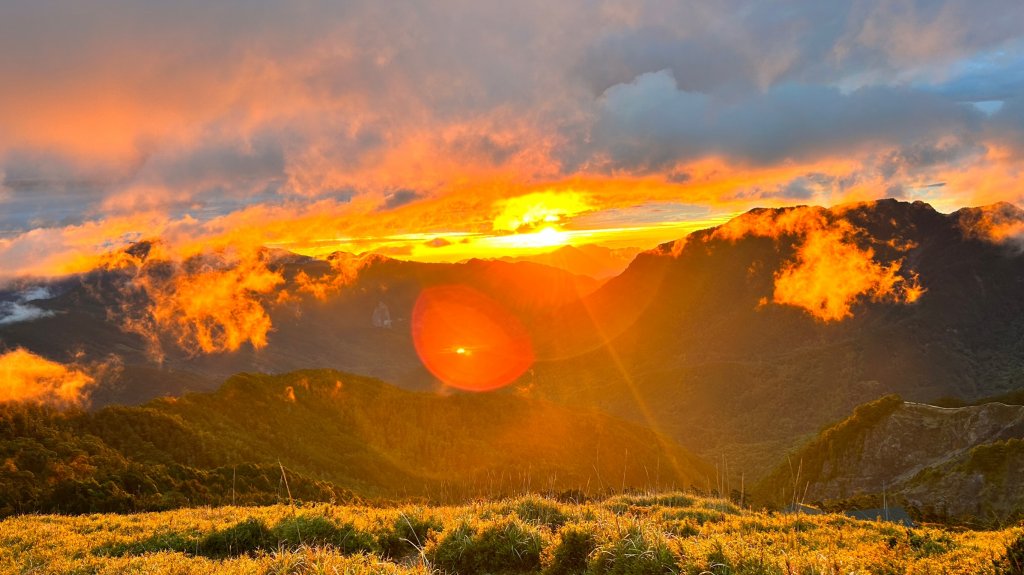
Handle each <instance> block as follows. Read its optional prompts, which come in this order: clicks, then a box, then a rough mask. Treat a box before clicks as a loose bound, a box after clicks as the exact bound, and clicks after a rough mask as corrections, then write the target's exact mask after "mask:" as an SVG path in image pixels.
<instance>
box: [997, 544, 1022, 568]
mask: <svg viewBox="0 0 1024 575" xmlns="http://www.w3.org/2000/svg"><path fill="white" fill-rule="evenodd" d="M996 572H997V573H999V575H1024V534H1020V535H1018V536H1017V538H1016V539H1014V540H1013V541H1012V542H1010V544H1009V545H1007V546H1006V553H1005V554H1004V555H1003V556H1002V558H1001V559H1000V560H999V561H998V562H997V563H996Z"/></svg>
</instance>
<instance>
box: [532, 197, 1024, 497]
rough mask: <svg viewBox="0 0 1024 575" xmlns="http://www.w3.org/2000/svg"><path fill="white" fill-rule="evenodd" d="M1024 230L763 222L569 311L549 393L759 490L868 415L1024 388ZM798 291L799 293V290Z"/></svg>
mask: <svg viewBox="0 0 1024 575" xmlns="http://www.w3.org/2000/svg"><path fill="white" fill-rule="evenodd" d="M1021 222H1024V212H1022V211H1021V210H1019V209H1017V208H1014V207H1012V206H1009V205H1007V204H1001V205H996V206H990V207H987V208H974V209H964V210H960V211H958V212H955V213H952V214H942V213H939V212H937V211H935V210H934V209H933V208H932V207H931V206H929V205H927V204H924V203H921V202H914V203H907V202H899V201H895V200H883V201H878V202H869V203H862V204H853V205H846V206H838V207H836V208H832V209H825V208H814V207H796V208H783V209H764V210H753V211H751V212H749V213H748V214H745V215H743V216H740V217H738V218H736V219H735V220H732V221H730V222H729V223H727V224H724V225H722V226H719V227H716V228H711V229H708V230H703V231H700V232H696V233H694V234H692V235H691V236H689V237H688V238H686V239H685V240H683V241H680V242H676V243H674V244H666V245H663V246H661V247H659V248H658V249H656V250H652V251H649V252H645V253H642V254H640V255H639V256H638V257H637V258H636V260H635V261H634V262H633V263H632V264H631V265H630V267H629V268H628V269H627V270H626V271H625V272H624V273H623V274H621V275H620V276H618V277H616V278H613V279H611V280H609V281H608V282H607V283H606V284H604V285H603V286H602V287H601V288H600V289H599V290H597V291H596V292H594V293H593V294H591V295H590V296H588V297H587V298H585V299H584V300H583V301H582V302H581V303H579V304H573V305H570V306H568V307H567V308H566V309H565V310H563V314H562V316H561V317H560V318H559V319H558V321H557V324H558V325H560V326H562V327H563V328H564V329H563V330H562V331H561V332H559V333H558V337H555V338H552V339H551V340H549V341H547V342H545V343H544V344H543V345H541V346H539V347H543V348H544V350H543V351H541V352H539V354H538V355H539V356H540V357H543V358H545V359H544V360H542V361H540V362H538V364H537V365H536V366H535V373H536V382H537V383H536V385H535V386H534V387H535V389H537V390H538V391H539V393H541V394H542V395H543V396H545V397H548V398H550V399H552V400H554V401H559V402H564V403H567V404H571V405H585V406H590V407H596V408H599V409H604V410H607V411H609V412H611V413H614V414H616V415H619V416H621V417H625V418H628V419H631V420H633V421H637V422H641V423H643V424H644V425H648V426H650V427H652V428H654V429H657V430H659V431H661V432H663V433H666V434H667V435H669V436H671V437H674V438H676V439H677V440H678V441H680V442H681V443H682V444H684V445H686V446H688V447H690V448H691V449H693V450H694V451H695V452H697V453H699V454H701V455H703V456H704V457H706V458H708V459H709V460H715V461H718V462H719V464H720V466H722V467H723V468H724V467H726V466H727V467H728V468H729V469H730V471H731V472H734V473H735V475H736V477H735V478H734V480H735V482H737V483H738V482H739V481H740V479H741V475H745V479H746V480H747V481H750V480H751V478H757V477H759V476H760V475H762V474H764V473H765V472H767V471H768V470H770V469H771V468H772V467H773V466H774V465H775V464H776V463H777V462H778V461H779V459H780V458H781V457H783V456H784V454H785V453H787V452H788V451H790V450H791V449H794V448H796V447H797V446H799V445H800V444H801V443H802V442H804V441H806V440H807V439H809V438H810V437H812V436H813V435H814V434H815V433H817V432H818V431H819V430H820V429H821V428H822V427H823V426H825V425H828V424H829V423H831V422H834V421H836V420H839V419H842V418H843V417H845V416H846V415H847V414H849V413H850V411H851V410H852V409H853V408H854V407H856V406H857V405H860V404H863V403H866V402H869V401H872V400H874V399H877V398H880V397H882V396H884V395H887V394H890V393H898V394H899V395H901V396H903V397H905V398H907V399H908V400H911V401H916V402H931V401H934V400H936V399H938V398H942V397H946V398H949V397H953V398H960V399H961V400H968V401H969V400H972V399H975V398H980V397H985V396H990V395H994V394H998V393H1003V392H1008V391H1012V390H1014V389H1020V388H1022V387H1024V359H1022V358H1024V255H1022V253H1021V250H1020V249H1018V248H1017V246H1016V245H1015V244H1014V243H1013V242H1012V241H1007V240H1008V239H1010V238H1011V237H1012V236H1006V235H1005V233H1004V234H1003V235H1001V236H998V237H997V235H995V234H994V233H992V232H993V230H1008V229H1014V228H1013V227H1012V226H1013V225H1014V224H1015V225H1017V226H1018V227H1019V226H1020V224H1021ZM794 286H795V287H794Z"/></svg>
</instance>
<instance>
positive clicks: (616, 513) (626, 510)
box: [0, 493, 1024, 575]
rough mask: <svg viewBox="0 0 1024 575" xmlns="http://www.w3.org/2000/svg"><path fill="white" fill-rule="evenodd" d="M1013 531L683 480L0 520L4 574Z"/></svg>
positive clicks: (913, 553)
mask: <svg viewBox="0 0 1024 575" xmlns="http://www.w3.org/2000/svg"><path fill="white" fill-rule="evenodd" d="M1022 535H1024V533H1022V531H1021V530H1020V529H1008V530H1003V531H992V532H978V531H966V532H948V531H942V530H937V529H931V528H915V529H905V528H901V527H896V526H893V525H889V524H883V523H874V522H861V521H856V520H853V519H850V518H847V517H843V516H838V515H822V516H813V517H809V516H794V515H769V514H765V513H759V512H749V511H744V510H741V509H738V508H736V507H735V506H733V505H732V504H730V503H728V502H726V501H722V500H713V499H704V498H700V497H694V496H690V495H687V494H682V493H675V494H663V495H648V496H618V497H613V498H611V499H608V500H605V501H600V502H594V503H584V504H566V503H558V502H556V501H553V500H547V499H542V498H539V497H537V496H521V497H518V498H515V499H508V500H503V501H496V502H491V503H475V504H472V505H468V506H461V507H423V506H407V507H393V508H378V507H367V506H363V507H342V506H331V505H317V506H310V507H301V508H299V509H291V508H289V507H287V506H276V507H263V508H238V507H225V508H216V509H210V508H203V509H190V510H179V511H170V512H162V513H157V514H142V515H129V516H122V515H93V516H81V517H57V516H21V517H16V518H10V519H6V520H4V521H2V522H0V573H24V572H28V571H31V572H61V573H67V572H83V573H84V572H88V573H123V572H129V571H130V572H146V573H154V574H163V573H195V572H204V573H349V574H352V575H361V574H369V573H396V574H412V573H439V572H444V573H460V574H469V573H486V572H491V573H540V572H545V573H548V574H555V573H588V574H611V573H621V574H631V573H632V574H648V573H650V574H656V573H688V574H693V575H696V574H698V573H709V574H712V575H725V574H730V575H734V574H759V575H764V574H780V575H781V574H783V573H854V572H857V573H865V572H870V573H893V574H895V573H913V574H921V573H998V572H999V571H997V569H998V565H999V563H1000V562H1001V561H1003V556H1004V555H1005V553H1006V549H1007V546H1008V545H1009V544H1011V542H1012V541H1014V540H1015V539H1017V538H1020V537H1022ZM411 542H415V543H416V544H415V545H414V544H412V543H411Z"/></svg>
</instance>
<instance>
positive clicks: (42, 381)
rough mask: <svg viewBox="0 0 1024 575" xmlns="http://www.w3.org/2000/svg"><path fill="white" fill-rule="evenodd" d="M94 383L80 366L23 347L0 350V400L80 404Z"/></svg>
mask: <svg viewBox="0 0 1024 575" xmlns="http://www.w3.org/2000/svg"><path fill="white" fill-rule="evenodd" d="M95 383H96V380H95V379H94V378H93V377H92V376H91V375H89V374H87V373H86V372H85V371H83V370H82V369H80V368H78V367H75V366H70V367H69V366H65V365H63V364H60V363H57V362H54V361H50V360H48V359H46V358H43V357H41V356H38V355H36V354H34V353H32V352H30V351H27V350H25V349H22V348H17V349H14V350H11V351H7V352H5V353H3V354H0V402H7V401H31V402H38V403H50V404H54V405H59V406H70V405H80V404H82V403H83V402H85V400H86V399H87V396H88V392H89V390H90V388H92V387H93V385H95Z"/></svg>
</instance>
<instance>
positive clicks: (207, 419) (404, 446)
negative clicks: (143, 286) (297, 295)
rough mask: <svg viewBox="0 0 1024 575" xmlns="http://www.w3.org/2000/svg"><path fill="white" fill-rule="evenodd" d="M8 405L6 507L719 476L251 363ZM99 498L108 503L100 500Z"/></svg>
mask: <svg viewBox="0 0 1024 575" xmlns="http://www.w3.org/2000/svg"><path fill="white" fill-rule="evenodd" d="M0 407H2V410H0V460H3V461H6V463H5V464H4V467H3V468H2V469H0V476H2V478H3V481H0V486H2V488H0V510H6V511H5V512H6V513H10V512H15V511H17V512H26V511H53V510H59V511H69V510H70V511H95V510H106V511H129V510H139V509H158V508H166V507H173V506H180V505H185V504H189V505H196V504H213V503H226V502H230V501H233V500H234V497H235V496H236V490H237V496H238V497H239V501H247V502H257V503H261V502H268V501H278V500H280V498H281V497H283V496H285V495H286V493H285V491H282V488H283V487H284V486H283V485H282V484H281V481H282V479H281V477H282V470H281V469H280V467H283V469H286V470H287V475H286V478H287V479H288V482H289V483H288V488H289V489H291V491H292V495H293V496H295V497H297V498H301V499H310V500H327V499H335V498H337V499H344V498H352V497H354V496H363V497H371V498H381V497H383V498H397V497H402V498H405V497H420V498H427V499H430V500H435V501H446V500H452V499H464V498H466V497H468V496H474V495H478V494H482V493H486V494H489V495H492V496H494V495H501V494H509V493H519V492H523V491H527V490H533V491H547V492H553V493H558V492H561V491H566V490H578V491H579V492H582V493H591V494H596V493H603V492H607V491H612V490H614V491H619V490H622V489H627V488H637V489H640V488H653V487H657V486H661V487H663V488H669V487H672V486H675V487H684V486H685V487H691V486H706V485H708V482H709V481H711V480H710V479H709V476H710V475H711V474H712V473H713V470H711V469H709V468H708V466H707V465H706V464H704V463H702V462H701V461H700V460H699V459H697V458H696V457H694V456H693V455H691V454H690V453H688V452H687V451H686V450H683V449H681V448H679V447H678V446H677V445H675V444H674V443H673V442H672V441H671V440H669V439H667V438H665V437H663V436H660V435H658V434H655V433H653V432H651V431H649V430H646V429H644V428H642V427H639V426H637V425H634V424H630V423H626V422H623V421H621V420H617V419H614V418H611V417H608V416H606V415H603V414H601V413H597V412H592V411H591V412H587V411H578V410H569V409H567V408H565V407H561V406H557V405H554V404H550V403H547V402H543V401H539V400H533V399H527V398H522V397H517V396H514V395H510V394H456V395H450V396H442V395H438V394H434V393H416V392H410V391H404V390H402V389H400V388H397V387H394V386H391V385H388V384H386V383H383V382H381V381H379V380H375V379H370V378H365V377H359V376H354V375H350V374H346V373H342V372H337V371H332V370H307V371H299V372H294V373H289V374H285V375H277V376H269V375H255V374H241V375H236V376H234V377H232V378H230V379H228V380H227V381H226V382H225V383H224V384H223V385H222V386H221V387H220V388H219V389H218V390H217V391H216V392H213V393H193V394H187V395H184V396H182V397H177V398H162V399H157V400H155V401H153V402H150V403H148V404H146V405H144V406H141V407H123V406H111V407H107V408H103V409H99V410H96V411H93V412H81V411H73V412H68V413H61V412H56V411H54V410H52V409H46V408H43V407H39V406H32V405H28V406H26V405H19V404H6V405H3V406H0ZM90 501H92V502H93V503H89V502H90Z"/></svg>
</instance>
